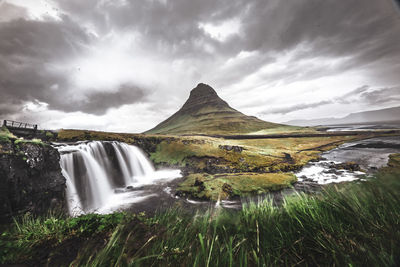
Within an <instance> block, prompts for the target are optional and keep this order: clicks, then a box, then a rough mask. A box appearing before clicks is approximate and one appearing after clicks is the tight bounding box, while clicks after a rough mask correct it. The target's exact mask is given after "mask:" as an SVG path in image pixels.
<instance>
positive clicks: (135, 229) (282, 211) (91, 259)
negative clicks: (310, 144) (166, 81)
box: [0, 154, 400, 266]
mask: <svg viewBox="0 0 400 267" xmlns="http://www.w3.org/2000/svg"><path fill="white" fill-rule="evenodd" d="M399 178H400V154H396V155H392V156H391V157H390V162H389V165H388V167H385V168H383V169H382V170H381V171H380V173H379V174H378V175H377V176H376V177H375V178H371V179H369V180H368V181H366V182H361V183H359V182H358V183H357V182H355V183H348V184H345V185H341V186H340V187H336V186H332V187H330V188H327V189H326V191H324V192H322V194H319V195H317V196H315V195H314V196H309V195H308V196H306V195H298V196H292V197H289V198H286V199H285V201H284V204H283V206H281V207H276V206H273V205H272V204H271V201H264V202H262V203H260V204H257V205H256V204H252V203H250V204H248V205H247V206H246V207H244V209H243V210H241V211H237V212H230V211H226V210H223V209H210V210H209V211H208V212H206V213H204V212H203V213H195V214H193V213H188V212H187V211H184V210H180V209H170V210H168V211H166V212H162V213H158V214H156V215H155V216H153V217H147V216H145V215H144V214H138V215H129V214H123V213H115V214H112V215H93V214H91V215H86V216H81V217H78V218H63V217H60V216H49V217H46V218H32V216H29V215H26V216H24V217H22V218H20V219H16V221H15V223H14V224H13V225H11V226H10V227H9V228H8V229H6V230H5V231H3V233H2V234H1V236H0V263H3V264H6V263H8V264H12V263H25V264H28V265H32V264H39V263H40V264H48V265H53V266H68V265H69V264H70V263H72V265H73V266H294V265H302V266H309V265H312V266H327V265H329V266H397V265H398V264H399V263H400V257H399V254H398V251H399V249H400V179H399Z"/></svg>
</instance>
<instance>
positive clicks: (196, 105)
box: [145, 83, 285, 135]
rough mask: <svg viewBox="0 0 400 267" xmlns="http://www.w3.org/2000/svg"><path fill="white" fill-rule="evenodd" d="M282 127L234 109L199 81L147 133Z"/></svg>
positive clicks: (237, 131)
mask: <svg viewBox="0 0 400 267" xmlns="http://www.w3.org/2000/svg"><path fill="white" fill-rule="evenodd" d="M279 127H285V126H284V125H282V124H276V123H271V122H266V121H263V120H260V119H258V118H256V117H253V116H246V115H245V114H243V113H241V112H239V111H237V110H236V109H233V108H232V107H230V106H229V105H228V103H227V102H225V101H224V100H222V99H221V98H220V97H219V96H218V94H217V93H216V92H215V90H214V89H213V88H211V86H209V85H207V84H203V83H200V84H199V85H197V87H196V88H194V89H193V90H192V91H191V92H190V96H189V99H188V100H187V101H186V103H185V104H184V105H183V106H182V108H181V109H180V110H178V111H177V112H176V113H175V114H173V115H172V116H171V117H169V118H168V119H166V120H165V121H163V122H161V123H160V124H158V125H157V126H156V127H154V128H153V129H151V130H149V131H147V132H145V133H147V134H173V135H183V134H246V133H252V132H257V131H262V130H266V129H272V128H279Z"/></svg>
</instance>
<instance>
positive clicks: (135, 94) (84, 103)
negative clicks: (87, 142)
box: [49, 84, 145, 115]
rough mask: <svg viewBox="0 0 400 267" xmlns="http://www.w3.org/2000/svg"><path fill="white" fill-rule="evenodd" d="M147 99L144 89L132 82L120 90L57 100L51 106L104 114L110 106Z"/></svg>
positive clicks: (70, 110)
mask: <svg viewBox="0 0 400 267" xmlns="http://www.w3.org/2000/svg"><path fill="white" fill-rule="evenodd" d="M143 99H145V93H144V90H143V89H141V88H139V87H137V86H134V85H130V84H124V85H122V86H120V88H119V90H117V91H114V92H113V91H111V92H90V93H88V94H87V95H85V96H84V97H82V99H78V100H74V101H65V99H64V100H62V101H57V102H56V103H51V104H50V106H49V108H53V109H58V110H62V111H66V112H73V111H82V112H85V113H90V114H95V115H103V114H105V113H106V112H107V111H108V110H109V109H110V108H114V107H120V106H122V105H125V104H132V103H137V102H141V101H142V100H143Z"/></svg>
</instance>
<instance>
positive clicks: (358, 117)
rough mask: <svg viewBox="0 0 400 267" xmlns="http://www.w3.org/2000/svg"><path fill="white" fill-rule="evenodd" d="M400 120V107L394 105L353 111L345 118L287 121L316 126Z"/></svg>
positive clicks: (292, 123)
mask: <svg viewBox="0 0 400 267" xmlns="http://www.w3.org/2000/svg"><path fill="white" fill-rule="evenodd" d="M399 121H400V107H392V108H385V109H378V110H370V111H363V112H357V113H351V114H349V115H347V116H346V117H343V118H320V119H313V120H291V121H288V122H286V123H287V124H289V125H297V126H315V125H335V124H358V123H377V122H399Z"/></svg>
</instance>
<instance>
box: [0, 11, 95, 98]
mask: <svg viewBox="0 0 400 267" xmlns="http://www.w3.org/2000/svg"><path fill="white" fill-rule="evenodd" d="M0 36H1V39H0V69H1V71H0V91H1V95H2V97H1V99H0V104H2V105H4V104H7V103H12V104H13V105H17V106H18V105H22V104H23V103H24V102H25V101H34V100H39V101H42V102H48V103H51V101H52V100H53V99H57V95H56V94H54V92H51V90H50V87H51V86H52V85H53V84H59V85H61V86H62V85H66V84H67V81H66V77H65V75H64V74H61V73H58V74H57V73H55V72H53V71H52V70H51V69H49V67H48V65H51V64H55V63H57V62H58V61H62V60H63V59H66V58H68V57H71V56H73V55H74V54H76V53H78V52H79V51H80V50H82V49H83V45H84V44H88V43H89V37H88V35H87V34H86V33H85V31H83V30H82V29H80V27H78V26H77V25H76V24H74V23H73V22H72V21H71V20H69V19H68V17H64V18H63V21H62V22H56V21H28V20H24V19H18V20H12V21H9V22H3V23H0ZM58 96H60V97H62V94H59V95H58Z"/></svg>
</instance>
